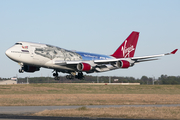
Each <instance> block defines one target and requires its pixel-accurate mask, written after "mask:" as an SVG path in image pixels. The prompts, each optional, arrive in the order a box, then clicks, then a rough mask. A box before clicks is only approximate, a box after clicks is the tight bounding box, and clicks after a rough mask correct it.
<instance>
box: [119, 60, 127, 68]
mask: <svg viewBox="0 0 180 120" xmlns="http://www.w3.org/2000/svg"><path fill="white" fill-rule="evenodd" d="M116 66H117V67H118V68H128V67H130V63H129V62H128V61H126V60H120V61H117V62H116Z"/></svg>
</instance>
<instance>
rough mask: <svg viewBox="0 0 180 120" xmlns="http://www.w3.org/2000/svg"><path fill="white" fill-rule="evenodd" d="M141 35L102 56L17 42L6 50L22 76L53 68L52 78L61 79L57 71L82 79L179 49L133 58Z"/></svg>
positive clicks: (134, 34) (130, 38) (132, 37)
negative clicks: (87, 75)
mask: <svg viewBox="0 0 180 120" xmlns="http://www.w3.org/2000/svg"><path fill="white" fill-rule="evenodd" d="M138 37H139V32H135V31H133V32H132V33H131V34H130V35H129V36H128V37H127V39H126V40H125V41H124V42H123V43H122V44H121V45H120V46H119V48H118V49H117V50H116V51H115V52H114V53H113V54H112V55H101V54H93V53H86V52H79V51H70V50H66V49H63V48H60V47H56V46H52V45H48V44H40V43H32V42H17V43H15V45H14V46H12V47H11V48H9V49H8V50H7V51H6V55H7V56H8V57H9V58H10V59H11V60H13V61H15V62H17V63H19V65H20V66H21V68H20V69H19V73H23V72H35V71H39V70H40V68H41V67H44V68H49V69H53V70H54V71H53V72H54V73H53V76H54V77H55V79H56V80H58V79H59V77H58V72H62V73H68V74H69V75H67V76H66V78H67V79H73V78H78V79H83V78H84V76H83V72H86V73H98V72H105V71H109V70H115V69H119V68H122V69H126V68H129V67H132V66H134V65H135V64H136V63H140V62H145V61H151V60H157V59H158V58H157V57H161V56H165V55H171V54H175V53H176V52H177V50H178V49H175V50H174V51H172V52H170V53H166V54H159V55H151V56H143V57H134V53H135V50H136V45H137V41H138Z"/></svg>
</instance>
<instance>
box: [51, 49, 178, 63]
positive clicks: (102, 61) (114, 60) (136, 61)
mask: <svg viewBox="0 0 180 120" xmlns="http://www.w3.org/2000/svg"><path fill="white" fill-rule="evenodd" d="M177 50H178V49H175V50H174V51H172V52H170V53H165V54H159V55H151V56H143V57H132V58H118V59H116V58H114V59H105V60H92V61H91V62H93V63H94V64H110V63H114V62H117V61H119V60H128V61H130V60H132V61H134V63H139V62H145V61H152V60H158V58H157V57H162V56H165V55H171V54H175V53H176V52H177ZM81 62H87V63H88V62H89V61H59V60H56V61H54V64H56V65H76V64H79V63H81Z"/></svg>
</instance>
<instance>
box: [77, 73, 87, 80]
mask: <svg viewBox="0 0 180 120" xmlns="http://www.w3.org/2000/svg"><path fill="white" fill-rule="evenodd" d="M75 77H76V78H77V79H80V80H84V78H85V77H84V76H83V73H82V72H78V75H76V76H75Z"/></svg>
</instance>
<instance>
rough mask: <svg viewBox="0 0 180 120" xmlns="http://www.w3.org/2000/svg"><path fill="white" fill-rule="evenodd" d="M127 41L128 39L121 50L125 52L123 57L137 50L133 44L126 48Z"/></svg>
mask: <svg viewBox="0 0 180 120" xmlns="http://www.w3.org/2000/svg"><path fill="white" fill-rule="evenodd" d="M126 43H127V40H126V41H125V43H124V47H123V46H122V48H121V51H122V52H123V57H124V58H126V57H130V56H129V54H130V53H131V52H132V51H133V50H135V49H134V47H133V45H131V46H130V47H128V48H126Z"/></svg>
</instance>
